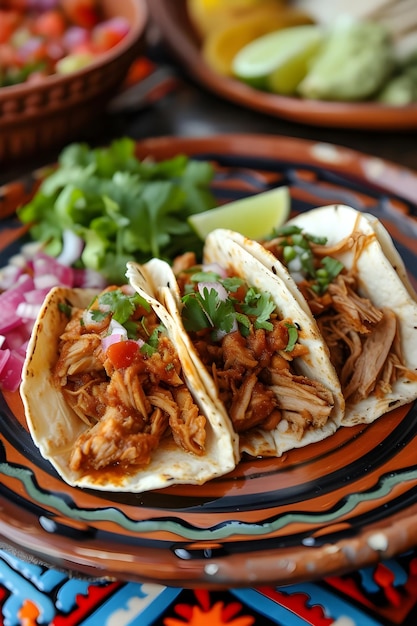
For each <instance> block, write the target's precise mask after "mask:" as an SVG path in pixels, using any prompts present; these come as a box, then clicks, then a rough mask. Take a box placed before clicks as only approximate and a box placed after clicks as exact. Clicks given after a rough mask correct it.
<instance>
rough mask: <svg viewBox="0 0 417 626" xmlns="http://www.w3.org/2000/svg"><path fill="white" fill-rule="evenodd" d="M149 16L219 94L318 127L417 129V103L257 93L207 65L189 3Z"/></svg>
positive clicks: (158, 0)
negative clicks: (358, 100)
mask: <svg viewBox="0 0 417 626" xmlns="http://www.w3.org/2000/svg"><path fill="white" fill-rule="evenodd" d="M148 5H149V12H150V15H151V17H152V18H153V20H154V22H155V23H156V24H157V25H158V27H159V28H160V31H161V33H162V35H163V38H164V40H165V41H166V43H167V44H168V46H169V48H170V49H171V50H172V52H173V53H174V54H175V56H176V57H177V59H178V61H179V62H180V63H181V64H182V65H183V66H184V68H185V69H186V70H187V71H188V72H189V74H190V75H191V76H192V77H193V78H194V79H196V80H197V81H198V82H199V83H200V84H201V85H203V86H204V87H207V88H208V89H209V90H211V91H213V92H214V93H216V94H217V95H219V96H221V97H223V98H226V99H227V100H231V101H232V102H235V103H237V104H240V105H243V106H246V107H249V108H251V109H255V110H257V111H260V112H262V113H268V114H269V115H273V116H276V117H280V118H283V119H287V120H291V121H293V122H301V123H303V124H310V125H314V126H328V127H342V128H358V129H364V130H371V129H373V130H378V129H379V130H401V129H402V130H405V129H411V128H417V103H416V104H409V105H406V106H401V107H398V106H397V107H395V106H389V105H384V104H377V103H374V102H359V103H350V102H325V101H319V100H304V99H300V98H290V97H287V96H279V95H275V94H270V93H267V92H263V91H259V90H256V89H253V88H252V87H249V86H248V85H245V84H244V83H241V82H239V81H237V80H234V79H233V78H229V77H226V76H222V75H220V74H217V73H216V72H214V71H213V70H211V68H210V67H209V66H208V65H207V64H206V63H205V61H204V59H203V57H202V55H201V53H200V43H199V39H198V37H197V35H196V32H195V30H194V29H193V27H192V25H191V23H190V20H189V18H188V15H187V11H186V0H175V2H173V1H172V0H152V2H149V3H148Z"/></svg>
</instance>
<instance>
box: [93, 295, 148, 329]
mask: <svg viewBox="0 0 417 626" xmlns="http://www.w3.org/2000/svg"><path fill="white" fill-rule="evenodd" d="M98 304H99V306H100V307H109V309H110V311H111V313H112V316H113V319H115V320H116V322H119V324H124V323H125V322H126V321H127V320H128V319H129V318H130V317H131V315H132V314H133V313H134V311H135V309H136V307H137V306H139V305H140V306H143V307H145V309H146V310H149V308H150V307H149V304H148V303H147V302H146V300H145V299H144V298H142V296H140V295H139V294H138V293H135V294H134V295H131V296H130V295H126V294H124V293H123V292H122V290H121V289H114V290H112V291H105V292H104V293H103V294H101V295H100V297H99V299H98Z"/></svg>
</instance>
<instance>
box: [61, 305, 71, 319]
mask: <svg viewBox="0 0 417 626" xmlns="http://www.w3.org/2000/svg"><path fill="white" fill-rule="evenodd" d="M58 309H59V311H61V313H63V314H64V315H66V317H68V319H70V318H71V311H72V308H71V305H70V304H68V302H58Z"/></svg>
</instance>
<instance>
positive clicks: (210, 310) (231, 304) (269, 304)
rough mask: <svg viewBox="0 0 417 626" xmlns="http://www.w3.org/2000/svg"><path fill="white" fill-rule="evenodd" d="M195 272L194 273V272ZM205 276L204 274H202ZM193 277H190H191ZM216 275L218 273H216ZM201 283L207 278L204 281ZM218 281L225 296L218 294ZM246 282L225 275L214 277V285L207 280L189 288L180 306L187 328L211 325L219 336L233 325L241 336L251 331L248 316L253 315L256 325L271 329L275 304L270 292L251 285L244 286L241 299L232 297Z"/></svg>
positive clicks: (198, 328)
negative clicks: (243, 297) (224, 276)
mask: <svg viewBox="0 0 417 626" xmlns="http://www.w3.org/2000/svg"><path fill="white" fill-rule="evenodd" d="M196 275H197V276H198V274H195V275H194V276H196ZM206 277H207V276H206V275H205V274H204V278H206ZM192 278H193V277H192ZM216 278H217V279H218V276H217V277H216ZM203 282H204V283H205V282H206V280H204V281H203ZM219 283H220V284H221V285H222V286H223V287H224V288H225V289H226V287H227V286H228V287H229V289H226V291H227V292H228V297H227V298H226V299H223V298H221V297H219V292H218V289H216V287H215V285H216V284H217V285H218V284H219ZM242 284H245V281H243V280H242V279H240V278H237V279H234V278H231V279H230V278H226V279H224V280H220V279H218V280H216V283H213V287H210V283H208V285H205V286H204V288H203V289H202V290H201V291H202V292H200V291H193V292H188V291H187V293H186V294H185V295H184V296H183V297H182V302H183V309H182V320H183V323H184V327H185V329H186V330H187V331H194V332H198V331H200V330H204V329H212V331H213V332H212V338H213V339H214V340H216V339H218V338H220V337H221V336H223V335H224V334H227V333H230V332H231V331H232V330H233V328H234V327H236V328H238V329H239V331H240V332H241V334H242V335H243V336H247V335H248V333H249V331H250V326H251V322H250V319H249V316H251V317H253V318H254V327H255V328H264V329H265V330H272V328H273V327H272V324H271V322H270V321H269V319H270V316H271V313H273V311H274V310H275V304H274V302H273V301H272V298H271V296H270V294H269V293H261V292H259V291H257V290H256V289H255V288H254V287H249V288H248V289H247V290H246V294H245V299H244V301H243V302H239V301H237V300H236V299H235V298H233V295H232V294H233V293H234V292H235V291H236V290H237V289H238V288H239V287H240V286H241V285H242Z"/></svg>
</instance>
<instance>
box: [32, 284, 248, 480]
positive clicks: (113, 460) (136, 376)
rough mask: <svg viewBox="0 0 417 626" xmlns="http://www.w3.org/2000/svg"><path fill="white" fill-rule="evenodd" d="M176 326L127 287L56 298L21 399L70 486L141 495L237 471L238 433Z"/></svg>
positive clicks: (36, 339)
mask: <svg viewBox="0 0 417 626" xmlns="http://www.w3.org/2000/svg"><path fill="white" fill-rule="evenodd" d="M172 325H173V324H172V319H171V317H170V316H169V315H168V314H167V312H166V310H165V309H164V307H163V306H162V305H161V304H160V303H159V302H156V301H155V300H153V299H152V298H151V297H150V296H149V294H148V293H147V292H146V291H144V290H142V289H141V290H139V292H137V291H135V290H134V289H132V287H130V286H129V285H125V286H122V287H109V288H107V289H106V290H104V291H103V292H101V293H97V292H91V290H82V289H69V288H60V287H57V288H54V289H53V290H52V291H51V292H50V293H49V295H48V297H47V298H46V301H45V303H44V305H43V307H42V310H41V312H40V314H39V317H38V319H37V322H36V324H35V327H34V330H33V333H32V336H31V340H30V343H29V346H28V350H27V357H26V361H25V364H24V368H23V376H22V384H21V396H22V399H23V404H24V408H25V411H26V418H27V423H28V427H29V430H30V433H31V435H32V438H33V440H34V442H35V444H36V445H37V446H38V447H39V449H40V452H41V454H42V455H43V456H44V457H45V459H47V460H49V461H50V462H51V464H52V465H53V466H54V467H55V469H56V470H57V471H58V473H59V474H60V475H61V477H62V478H63V479H64V480H65V481H66V482H67V483H69V484H70V485H75V486H79V487H89V488H94V489H99V490H106V491H129V492H143V491H148V490H151V489H160V488H162V487H166V486H169V485H174V484H178V483H192V484H202V483H204V482H206V481H207V480H210V479H212V478H214V477H215V476H220V475H223V474H225V473H227V472H229V471H230V470H232V469H233V468H234V467H235V465H236V462H237V460H238V450H237V446H236V438H235V435H234V433H233V431H232V429H231V427H230V425H229V423H228V422H227V420H224V419H223V418H222V416H221V415H220V414H219V413H218V412H217V411H216V410H215V407H214V406H213V403H212V402H211V400H210V398H209V396H208V394H207V393H206V392H205V390H204V388H203V386H202V384H201V382H200V379H199V377H198V376H197V373H196V371H195V367H194V364H193V363H192V361H191V359H190V358H189V357H188V355H187V353H186V351H184V350H183V349H178V347H177V346H176V345H175V342H174V341H173V340H172Z"/></svg>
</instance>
